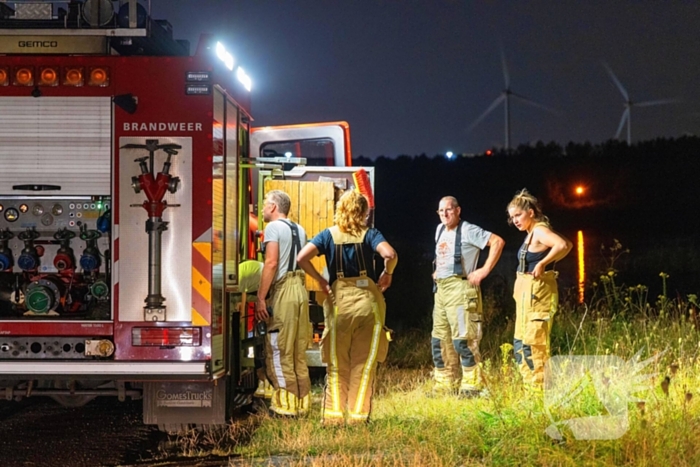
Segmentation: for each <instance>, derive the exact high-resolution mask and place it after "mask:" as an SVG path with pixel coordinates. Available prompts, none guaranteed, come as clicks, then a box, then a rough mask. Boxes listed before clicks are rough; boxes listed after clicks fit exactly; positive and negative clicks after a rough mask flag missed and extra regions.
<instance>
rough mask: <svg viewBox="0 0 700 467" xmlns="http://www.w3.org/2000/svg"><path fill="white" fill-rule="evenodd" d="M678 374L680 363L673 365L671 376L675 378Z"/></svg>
mask: <svg viewBox="0 0 700 467" xmlns="http://www.w3.org/2000/svg"><path fill="white" fill-rule="evenodd" d="M677 372H678V363H671V375H672V376H675V375H676V373H677Z"/></svg>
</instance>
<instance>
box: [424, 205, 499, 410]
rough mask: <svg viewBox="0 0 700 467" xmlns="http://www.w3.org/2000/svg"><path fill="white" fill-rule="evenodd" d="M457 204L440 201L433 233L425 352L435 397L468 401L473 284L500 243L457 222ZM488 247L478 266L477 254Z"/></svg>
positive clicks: (474, 345)
mask: <svg viewBox="0 0 700 467" xmlns="http://www.w3.org/2000/svg"><path fill="white" fill-rule="evenodd" d="M460 213H461V209H460V207H459V203H458V202H457V199H456V198H454V197H453V196H445V197H444V198H442V199H441V200H440V205H439V209H438V215H439V216H440V221H441V224H440V225H439V226H438V228H437V231H436V232H435V272H434V273H433V280H434V281H435V285H436V292H435V306H434V308H433V331H432V334H431V347H432V354H433V363H434V364H435V370H434V374H433V376H434V379H435V389H434V392H435V393H438V394H440V393H444V394H452V393H455V392H457V391H459V393H458V394H459V395H460V396H462V397H472V396H475V395H477V394H478V393H479V391H480V390H481V373H480V369H479V362H480V360H481V355H480V353H479V342H480V341H481V335H482V329H481V316H482V305H481V291H480V289H479V284H480V283H481V281H482V280H483V279H484V278H485V277H486V276H488V275H489V273H490V272H491V271H492V270H493V268H494V266H495V265H496V263H497V262H498V259H499V258H500V257H501V252H502V251H503V246H504V245H505V242H504V241H503V239H502V238H501V237H499V236H498V235H496V234H493V233H491V232H489V231H486V230H484V229H482V228H481V227H478V226H476V225H474V224H470V223H469V222H466V221H463V220H461V219H460V217H459V216H460ZM486 247H489V254H488V257H487V258H486V261H485V263H484V265H483V266H482V267H480V268H477V263H478V261H479V253H480V252H481V250H483V249H484V248H486Z"/></svg>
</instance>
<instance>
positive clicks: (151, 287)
mask: <svg viewBox="0 0 700 467" xmlns="http://www.w3.org/2000/svg"><path fill="white" fill-rule="evenodd" d="M165 230H168V223H167V222H163V219H162V218H160V217H150V218H149V219H148V221H146V232H147V233H148V296H147V297H146V306H145V307H144V311H145V314H146V317H147V319H148V317H150V318H151V320H152V321H163V320H165V305H164V304H163V303H164V302H165V297H163V295H162V294H161V268H162V259H161V244H162V236H163V232H164V231H165ZM161 314H162V315H163V316H162V319H160V318H161V316H160V315H161Z"/></svg>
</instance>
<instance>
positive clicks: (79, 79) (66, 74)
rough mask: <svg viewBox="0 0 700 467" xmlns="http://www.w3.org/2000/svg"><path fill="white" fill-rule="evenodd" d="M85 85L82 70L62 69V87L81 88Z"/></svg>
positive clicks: (77, 68)
mask: <svg viewBox="0 0 700 467" xmlns="http://www.w3.org/2000/svg"><path fill="white" fill-rule="evenodd" d="M83 84H85V79H84V77H83V69H82V68H81V67H75V68H64V70H63V85H64V86H82V85H83Z"/></svg>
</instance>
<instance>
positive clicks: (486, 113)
mask: <svg viewBox="0 0 700 467" xmlns="http://www.w3.org/2000/svg"><path fill="white" fill-rule="evenodd" d="M505 98H506V96H505V94H501V95H500V96H498V97H497V98H496V100H495V101H493V102H492V103H491V105H490V106H489V108H488V109H486V110H485V111H484V113H482V114H481V115H479V118H477V119H476V120H474V123H472V124H471V125H469V128H468V129H467V131H472V130H473V129H474V128H475V127H476V126H477V125H478V124H479V123H481V121H482V120H483V119H484V118H486V116H487V115H488V114H490V113H491V112H493V109H495V108H496V107H498V106H499V105H500V103H501V102H503V100H504V99H505Z"/></svg>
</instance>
